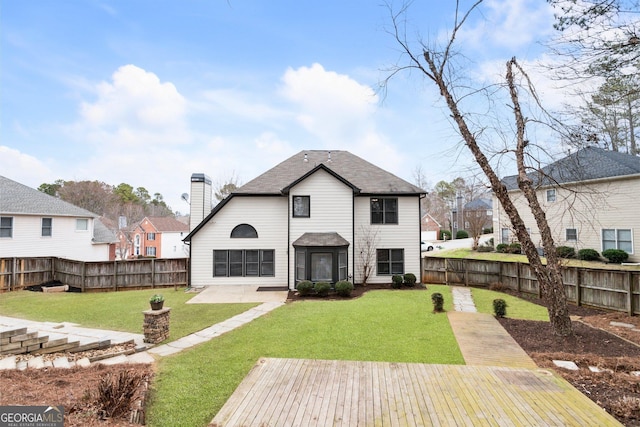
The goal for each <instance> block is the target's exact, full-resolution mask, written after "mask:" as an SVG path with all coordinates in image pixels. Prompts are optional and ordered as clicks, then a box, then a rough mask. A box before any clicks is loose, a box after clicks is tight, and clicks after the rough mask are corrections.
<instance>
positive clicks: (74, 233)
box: [0, 176, 116, 261]
mask: <svg viewBox="0 0 640 427" xmlns="http://www.w3.org/2000/svg"><path fill="white" fill-rule="evenodd" d="M115 241H116V239H115V234H114V233H113V232H111V231H109V230H108V229H107V228H106V227H105V226H104V225H103V224H102V223H100V222H99V219H98V215H96V214H94V213H92V212H89V211H87V210H85V209H82V208H79V207H77V206H74V205H72V204H70V203H67V202H65V201H63V200H60V199H57V198H55V197H52V196H50V195H48V194H45V193H42V192H40V191H38V190H35V189H33V188H30V187H27V186H26V185H23V184H20V183H18V182H16V181H13V180H11V179H9V178H6V177H3V176H0V258H9V257H41V256H42V257H52V256H53V257H60V258H68V259H73V260H78V261H107V260H110V259H114V258H115Z"/></svg>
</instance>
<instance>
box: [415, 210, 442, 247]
mask: <svg viewBox="0 0 640 427" xmlns="http://www.w3.org/2000/svg"><path fill="white" fill-rule="evenodd" d="M441 229H442V225H440V223H439V222H438V221H437V220H436V219H435V218H434V217H433V216H431V215H430V214H428V213H426V214H424V215H422V218H421V219H420V239H421V240H423V241H434V240H438V237H439V236H438V235H439V234H440V233H439V232H440V230H441Z"/></svg>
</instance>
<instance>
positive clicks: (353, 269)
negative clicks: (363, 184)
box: [347, 192, 356, 285]
mask: <svg viewBox="0 0 640 427" xmlns="http://www.w3.org/2000/svg"><path fill="white" fill-rule="evenodd" d="M351 241H352V242H353V244H352V245H351V258H350V259H349V262H350V263H351V283H353V284H354V285H355V283H354V282H355V281H356V261H355V258H356V196H355V192H352V193H351ZM347 253H348V252H347ZM347 279H349V272H348V271H347Z"/></svg>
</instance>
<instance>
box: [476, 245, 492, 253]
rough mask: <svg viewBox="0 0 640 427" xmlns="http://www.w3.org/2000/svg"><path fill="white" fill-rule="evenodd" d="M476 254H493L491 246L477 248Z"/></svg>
mask: <svg viewBox="0 0 640 427" xmlns="http://www.w3.org/2000/svg"><path fill="white" fill-rule="evenodd" d="M476 251H477V252H493V246H484V245H483V246H478V249H476Z"/></svg>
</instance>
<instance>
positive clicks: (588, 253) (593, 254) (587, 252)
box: [578, 249, 600, 261]
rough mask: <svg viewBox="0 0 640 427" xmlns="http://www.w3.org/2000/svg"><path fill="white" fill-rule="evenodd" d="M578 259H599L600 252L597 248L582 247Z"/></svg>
mask: <svg viewBox="0 0 640 427" xmlns="http://www.w3.org/2000/svg"><path fill="white" fill-rule="evenodd" d="M578 259H581V260H583V261H598V260H599V259H600V254H599V253H598V251H596V250H595V249H580V250H579V251H578Z"/></svg>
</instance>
